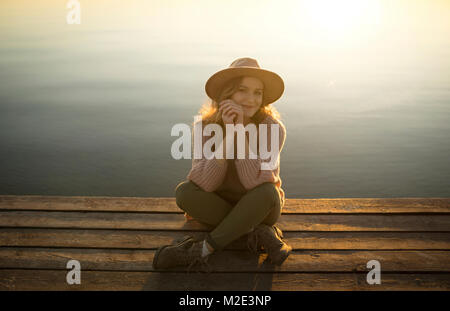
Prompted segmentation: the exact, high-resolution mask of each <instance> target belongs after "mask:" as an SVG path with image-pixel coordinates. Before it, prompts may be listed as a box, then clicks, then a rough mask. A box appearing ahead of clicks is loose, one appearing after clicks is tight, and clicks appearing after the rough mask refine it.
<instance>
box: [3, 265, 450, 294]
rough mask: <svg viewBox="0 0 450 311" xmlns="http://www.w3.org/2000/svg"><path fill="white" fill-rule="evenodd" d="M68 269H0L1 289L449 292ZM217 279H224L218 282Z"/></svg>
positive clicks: (400, 278) (445, 283) (279, 277)
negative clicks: (77, 276)
mask: <svg viewBox="0 0 450 311" xmlns="http://www.w3.org/2000/svg"><path fill="white" fill-rule="evenodd" d="M66 274H67V271H64V270H59V271H54V270H0V290H37V291H42V290H72V291H73V290H111V291H116V290H127V291H128V290H133V291H137V290H144V291H150V290H151V291H155V290H156V291H158V290H166V291H168V290H178V291H195V290H203V291H205V290H222V291H233V290H239V291H241V290H263V291H270V290H272V291H280V290H283V291H305V290H307V291H324V290H330V291H348V290H364V291H371V290H378V291H379V290H385V291H387V290H390V291H392V290H395V291H398V290H408V291H424V290H439V291H448V290H450V275H449V274H388V273H385V274H382V276H381V284H379V285H377V284H374V285H370V284H368V283H367V281H366V277H367V276H366V273H339V274H338V273H336V274H323V273H278V274H277V273H214V274H213V275H211V274H205V273H189V274H188V273H158V272H114V271H84V272H82V273H81V284H79V285H76V284H75V285H68V284H67V282H66ZM217 280H221V281H220V282H217Z"/></svg>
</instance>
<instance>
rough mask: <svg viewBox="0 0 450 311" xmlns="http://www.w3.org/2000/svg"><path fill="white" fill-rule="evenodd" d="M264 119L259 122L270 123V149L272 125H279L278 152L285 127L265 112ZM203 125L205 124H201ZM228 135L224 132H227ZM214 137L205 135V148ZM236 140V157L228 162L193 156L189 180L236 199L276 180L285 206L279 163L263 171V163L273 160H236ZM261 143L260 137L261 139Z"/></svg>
mask: <svg viewBox="0 0 450 311" xmlns="http://www.w3.org/2000/svg"><path fill="white" fill-rule="evenodd" d="M261 119H262V121H261V122H260V123H259V124H263V123H264V124H267V146H268V148H269V150H270V148H271V147H270V146H271V142H270V138H271V133H270V132H271V124H279V151H280V154H281V150H282V149H283V146H284V142H285V140H286V128H285V126H284V124H283V123H282V122H281V121H279V120H276V119H274V118H273V117H271V116H268V115H264V116H263V117H262V118H261ZM202 126H203V128H204V127H205V124H202ZM224 134H225V133H224ZM211 137H212V136H203V139H202V140H203V142H202V147H203V144H205V142H206V141H207V140H208V139H209V138H211ZM236 142H237V140H236V139H235V153H234V154H235V159H227V160H226V161H220V160H219V161H218V160H217V159H215V158H213V159H211V160H208V159H206V158H205V157H204V155H203V156H202V158H201V159H194V158H193V159H192V168H191V170H190V172H189V174H188V176H187V179H188V180H191V181H192V182H194V183H195V184H196V185H198V186H199V187H200V188H202V189H203V190H204V191H207V192H213V191H215V192H216V193H218V194H223V195H222V196H225V197H230V198H231V200H233V196H236V195H240V194H244V193H245V192H247V191H248V190H250V189H253V188H254V187H256V186H258V185H260V184H262V183H265V182H271V183H274V184H275V186H276V188H277V189H278V191H279V193H280V197H281V201H282V206H283V205H284V202H285V193H284V190H283V189H282V188H281V184H282V181H281V178H280V165H279V163H280V162H278V165H277V166H276V167H275V169H273V170H262V169H261V163H262V162H270V158H269V159H264V160H263V159H261V158H260V157H259V154H258V157H257V159H248V158H245V159H237V156H236V154H237V153H236ZM258 144H259V140H258Z"/></svg>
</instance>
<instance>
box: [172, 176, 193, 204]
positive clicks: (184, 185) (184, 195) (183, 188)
mask: <svg viewBox="0 0 450 311" xmlns="http://www.w3.org/2000/svg"><path fill="white" fill-rule="evenodd" d="M195 189H196V187H195V185H194V184H193V183H192V182H191V181H190V180H186V181H183V182H181V183H180V184H178V185H177V187H176V188H175V202H176V203H177V205H178V207H179V208H181V209H182V210H184V209H183V205H184V203H186V202H187V201H188V200H189V197H190V193H192V191H195Z"/></svg>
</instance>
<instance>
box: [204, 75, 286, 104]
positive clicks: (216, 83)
mask: <svg viewBox="0 0 450 311" xmlns="http://www.w3.org/2000/svg"><path fill="white" fill-rule="evenodd" d="M239 76H250V77H254V78H258V79H260V80H261V81H262V82H263V84H264V91H263V94H264V95H263V101H264V104H265V105H268V104H271V103H273V102H275V101H276V100H278V99H279V98H280V97H281V95H283V92H284V82H283V79H281V77H280V76H279V75H277V74H276V73H275V72H272V71H269V70H265V69H260V68H255V67H238V68H227V69H223V70H220V71H218V72H216V73H215V74H213V75H212V76H211V77H210V78H209V79H208V81H206V84H205V91H206V94H208V96H209V97H210V98H211V99H213V100H215V101H217V99H218V97H219V95H220V92H221V91H222V87H223V85H224V84H225V82H227V81H229V80H230V79H233V78H237V77H239Z"/></svg>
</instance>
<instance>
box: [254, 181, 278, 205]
mask: <svg viewBox="0 0 450 311" xmlns="http://www.w3.org/2000/svg"><path fill="white" fill-rule="evenodd" d="M251 191H252V192H254V193H255V194H256V195H257V196H258V198H259V200H261V201H262V202H270V203H271V204H270V208H273V207H275V206H276V205H277V204H278V205H279V204H281V203H280V193H279V192H278V190H277V188H276V186H275V184H273V183H270V182H266V183H263V184H261V185H259V186H256V187H255V188H253V189H252V190H251Z"/></svg>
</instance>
